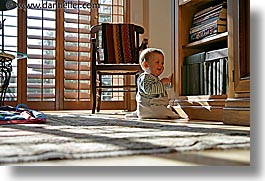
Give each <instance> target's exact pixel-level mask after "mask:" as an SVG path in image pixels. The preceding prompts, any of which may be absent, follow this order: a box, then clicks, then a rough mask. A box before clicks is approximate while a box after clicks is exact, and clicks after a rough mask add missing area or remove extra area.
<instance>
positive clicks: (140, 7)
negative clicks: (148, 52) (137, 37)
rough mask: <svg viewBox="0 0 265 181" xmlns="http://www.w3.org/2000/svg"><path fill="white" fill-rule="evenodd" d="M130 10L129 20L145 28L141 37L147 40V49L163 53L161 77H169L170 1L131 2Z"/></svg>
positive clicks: (170, 60) (136, 0) (170, 64)
mask: <svg viewBox="0 0 265 181" xmlns="http://www.w3.org/2000/svg"><path fill="white" fill-rule="evenodd" d="M130 8H131V9H130V11H131V13H130V20H131V22H132V23H136V24H139V25H142V26H143V27H144V28H145V30H146V33H145V34H144V36H143V37H146V38H148V44H149V47H156V48H160V49H162V50H163V51H164V52H165V56H166V57H165V71H164V73H163V74H162V75H161V77H163V76H168V75H170V74H171V73H173V66H172V61H173V60H172V58H173V56H172V48H171V46H172V45H171V43H172V42H173V37H172V33H171V31H172V20H171V18H172V17H171V14H172V12H171V0H131V5H130Z"/></svg>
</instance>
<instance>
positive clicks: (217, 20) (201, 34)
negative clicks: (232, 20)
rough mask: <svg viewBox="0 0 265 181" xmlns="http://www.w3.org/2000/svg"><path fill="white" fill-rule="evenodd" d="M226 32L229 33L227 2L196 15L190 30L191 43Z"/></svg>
mask: <svg viewBox="0 0 265 181" xmlns="http://www.w3.org/2000/svg"><path fill="white" fill-rule="evenodd" d="M225 31H227V2H226V1H223V2H221V3H219V4H217V5H214V6H210V7H208V8H206V9H203V10H201V11H199V12H197V13H195V15H194V17H193V23H192V26H191V28H190V41H191V42H194V41H197V40H201V39H203V38H206V37H209V36H213V35H216V34H218V33H222V32H225Z"/></svg>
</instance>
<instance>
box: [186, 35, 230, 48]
mask: <svg viewBox="0 0 265 181" xmlns="http://www.w3.org/2000/svg"><path fill="white" fill-rule="evenodd" d="M227 37H228V32H224V33H220V34H217V35H215V36H211V37H209V38H205V39H202V40H198V41H195V42H192V43H188V44H187V45H183V46H182V48H184V49H185V48H196V47H197V46H203V45H207V44H211V43H215V42H218V41H223V40H226V39H227Z"/></svg>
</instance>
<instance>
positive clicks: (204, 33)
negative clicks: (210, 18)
mask: <svg viewBox="0 0 265 181" xmlns="http://www.w3.org/2000/svg"><path fill="white" fill-rule="evenodd" d="M226 30H227V27H226V26H222V25H218V24H214V25H212V26H209V27H207V28H205V29H203V30H200V31H197V32H195V33H192V34H190V41H191V42H193V41H197V40H201V39H203V38H206V37H208V36H210V35H216V34H218V33H222V32H225V31H226Z"/></svg>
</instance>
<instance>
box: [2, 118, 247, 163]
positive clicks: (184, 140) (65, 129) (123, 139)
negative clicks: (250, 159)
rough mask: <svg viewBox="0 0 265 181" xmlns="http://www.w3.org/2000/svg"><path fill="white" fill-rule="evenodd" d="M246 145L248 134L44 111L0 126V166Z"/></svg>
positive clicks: (238, 131) (231, 147)
mask: <svg viewBox="0 0 265 181" xmlns="http://www.w3.org/2000/svg"><path fill="white" fill-rule="evenodd" d="M236 148H240V149H242V148H246V149H249V148H250V132H249V131H244V130H242V131H240V130H232V129H216V128H199V127H196V126H189V124H177V123H170V124H169V123H168V124H167V123H162V122H154V121H152V122H151V121H140V120H133V119H130V120H125V119H120V118H106V117H105V118H103V117H97V116H95V115H85V114H83V115H82V114H78V115H77V114H65V115H55V114H51V115H49V114H47V121H46V124H16V125H1V126H0V164H2V165H3V164H5V163H17V162H34V161H43V160H52V159H84V158H98V157H112V156H125V155H136V154H155V153H170V152H184V151H196V150H208V149H236Z"/></svg>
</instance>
